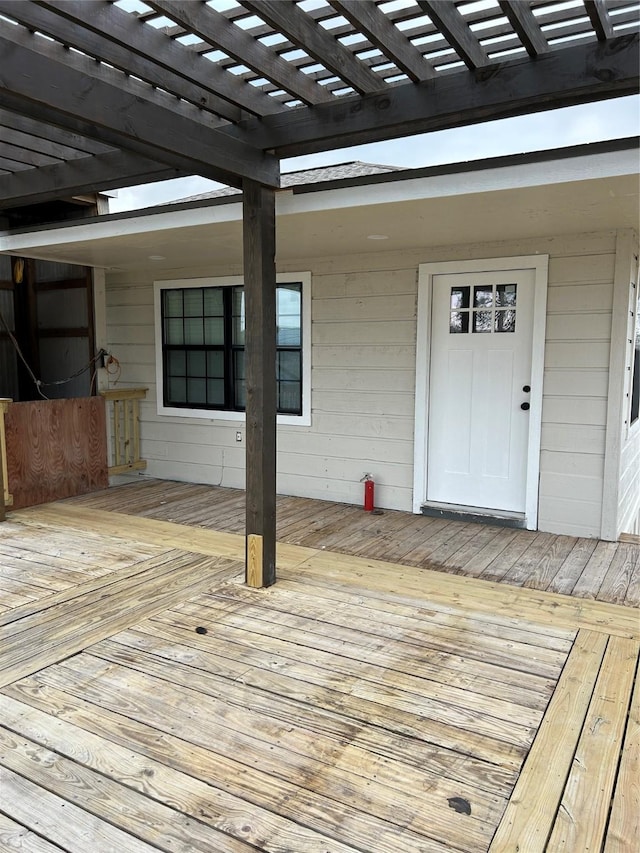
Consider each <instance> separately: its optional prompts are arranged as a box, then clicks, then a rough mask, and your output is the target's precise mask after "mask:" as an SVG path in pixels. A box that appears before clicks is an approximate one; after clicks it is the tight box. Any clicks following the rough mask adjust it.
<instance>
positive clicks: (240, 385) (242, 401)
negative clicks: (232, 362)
mask: <svg viewBox="0 0 640 853" xmlns="http://www.w3.org/2000/svg"><path fill="white" fill-rule="evenodd" d="M233 385H234V393H235V397H236V408H239V409H244V408H245V407H246V405H247V393H246V388H245V384H244V379H236V381H235V382H234V383H233Z"/></svg>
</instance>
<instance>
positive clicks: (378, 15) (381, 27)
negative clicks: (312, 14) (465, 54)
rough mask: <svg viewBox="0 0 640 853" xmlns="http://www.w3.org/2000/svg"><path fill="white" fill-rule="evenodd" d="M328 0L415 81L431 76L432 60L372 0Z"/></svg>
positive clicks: (434, 72) (434, 74) (432, 73)
mask: <svg viewBox="0 0 640 853" xmlns="http://www.w3.org/2000/svg"><path fill="white" fill-rule="evenodd" d="M329 3H330V4H331V6H332V7H333V8H334V9H335V10H336V12H338V13H339V14H341V15H342V16H343V17H345V18H346V19H347V20H348V21H349V23H351V24H353V26H354V27H355V28H356V30H358V31H359V32H361V33H363V34H364V35H366V37H367V38H368V39H369V41H370V42H371V44H374V45H375V46H376V47H377V48H378V50H380V51H381V52H382V53H383V54H384V55H385V56H386V57H387V59H389V60H391V62H393V63H394V64H395V65H397V66H398V68H399V69H400V70H401V71H403V72H404V73H405V74H406V75H407V76H408V77H409V79H410V80H413V82H414V83H421V82H423V81H424V80H431V79H432V78H433V77H435V76H436V71H435V69H434V68H433V66H432V65H431V63H430V62H428V61H427V60H426V59H425V58H424V56H423V55H422V54H421V53H420V51H419V50H418V48H417V47H415V45H413V44H412V43H411V42H410V41H409V39H408V38H407V37H406V36H405V35H403V33H402V32H401V31H400V30H399V29H398V28H397V27H395V26H394V25H393V24H392V23H391V21H390V20H389V19H388V18H387V16H386V15H385V14H384V12H381V11H380V9H379V7H378V6H376V4H375V3H374V2H373V0H329Z"/></svg>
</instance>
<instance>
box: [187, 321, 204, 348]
mask: <svg viewBox="0 0 640 853" xmlns="http://www.w3.org/2000/svg"><path fill="white" fill-rule="evenodd" d="M202 322H203V321H202V318H201V317H193V318H185V320H184V342H185V344H203V343H204V334H203V328H202Z"/></svg>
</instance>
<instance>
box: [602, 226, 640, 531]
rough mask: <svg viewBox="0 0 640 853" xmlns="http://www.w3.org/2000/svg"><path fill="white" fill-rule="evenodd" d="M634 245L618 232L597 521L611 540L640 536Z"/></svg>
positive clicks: (632, 237) (631, 237) (639, 301)
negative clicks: (603, 463)
mask: <svg viewBox="0 0 640 853" xmlns="http://www.w3.org/2000/svg"><path fill="white" fill-rule="evenodd" d="M639 248H640V247H639V245H638V235H637V234H636V233H635V232H634V231H631V230H626V231H620V232H618V235H617V241H616V269H615V276H614V298H613V319H612V339H611V356H610V369H609V395H608V396H609V399H608V424H607V466H606V481H607V487H606V488H605V492H604V498H603V524H602V536H603V538H610V539H617V538H618V536H619V535H620V533H632V534H636V535H638V534H640V417H636V419H635V421H633V420H632V414H633V413H632V404H631V403H632V396H633V384H634V369H637V365H635V364H634V361H635V349H636V346H637V343H638V342H637V340H636V338H637V336H638V335H639V334H640V331H639V330H640V323H639V320H638V309H639V308H640V298H639V296H638V290H639V287H640V280H639V277H638V254H639ZM636 381H637V379H636Z"/></svg>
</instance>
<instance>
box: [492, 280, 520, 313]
mask: <svg viewBox="0 0 640 853" xmlns="http://www.w3.org/2000/svg"><path fill="white" fill-rule="evenodd" d="M516 290H517V285H515V284H499V285H498V286H497V287H496V305H497V307H498V308H513V307H515V304H516Z"/></svg>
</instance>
